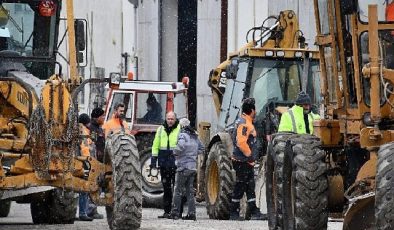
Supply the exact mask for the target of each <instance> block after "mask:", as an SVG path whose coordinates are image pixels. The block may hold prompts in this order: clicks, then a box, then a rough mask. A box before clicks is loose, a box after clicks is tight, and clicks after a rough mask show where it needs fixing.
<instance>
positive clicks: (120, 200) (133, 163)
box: [106, 133, 142, 230]
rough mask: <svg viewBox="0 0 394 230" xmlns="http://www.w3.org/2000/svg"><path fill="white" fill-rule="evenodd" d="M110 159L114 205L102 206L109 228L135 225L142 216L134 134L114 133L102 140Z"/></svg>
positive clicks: (117, 229)
mask: <svg viewBox="0 0 394 230" xmlns="http://www.w3.org/2000/svg"><path fill="white" fill-rule="evenodd" d="M106 151H108V152H109V155H110V156H111V159H112V169H113V172H112V173H113V175H112V176H113V184H114V205H113V206H111V207H106V211H107V220H108V224H109V226H110V228H111V229H112V230H122V229H138V228H139V227H140V225H141V218H142V182H141V180H142V178H141V171H140V168H141V166H140V160H139V153H138V148H137V144H136V141H135V138H134V137H133V136H131V135H129V134H125V133H116V134H114V135H112V136H110V137H109V138H108V140H107V142H106Z"/></svg>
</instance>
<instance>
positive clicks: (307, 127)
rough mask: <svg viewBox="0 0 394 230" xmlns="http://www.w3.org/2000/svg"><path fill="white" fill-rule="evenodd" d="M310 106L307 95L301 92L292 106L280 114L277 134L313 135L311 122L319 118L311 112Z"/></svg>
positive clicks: (309, 99) (310, 102)
mask: <svg viewBox="0 0 394 230" xmlns="http://www.w3.org/2000/svg"><path fill="white" fill-rule="evenodd" d="M311 104H312V101H311V98H310V97H309V95H308V94H307V93H305V92H303V91H301V92H300V93H299V94H298V97H297V99H296V101H295V104H294V106H292V107H291V108H290V109H289V110H288V111H287V112H285V113H283V114H282V117H281V119H280V123H279V129H278V132H293V133H297V134H307V133H308V134H313V121H314V120H318V119H320V116H319V115H318V114H315V113H313V112H312V110H311V108H312V105H311Z"/></svg>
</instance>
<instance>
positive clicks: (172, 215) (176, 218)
mask: <svg viewBox="0 0 394 230" xmlns="http://www.w3.org/2000/svg"><path fill="white" fill-rule="evenodd" d="M169 219H173V220H178V219H179V215H177V214H171V217H170V218H169Z"/></svg>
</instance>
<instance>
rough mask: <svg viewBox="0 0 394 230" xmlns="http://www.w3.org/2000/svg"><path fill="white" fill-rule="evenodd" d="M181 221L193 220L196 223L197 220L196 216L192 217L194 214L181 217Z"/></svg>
mask: <svg viewBox="0 0 394 230" xmlns="http://www.w3.org/2000/svg"><path fill="white" fill-rule="evenodd" d="M182 220H194V221H196V220H197V218H196V215H194V214H190V215H189V214H187V215H186V216H183V217H182Z"/></svg>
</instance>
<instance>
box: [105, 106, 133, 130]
mask: <svg viewBox="0 0 394 230" xmlns="http://www.w3.org/2000/svg"><path fill="white" fill-rule="evenodd" d="M114 110H115V111H114V113H113V115H112V118H111V119H109V120H108V121H107V122H105V123H104V125H103V129H104V133H105V137H107V136H108V135H109V134H114V133H118V132H120V131H124V132H129V129H128V128H127V123H126V121H125V120H124V118H125V105H124V104H123V103H118V104H116V105H115V107H114Z"/></svg>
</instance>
